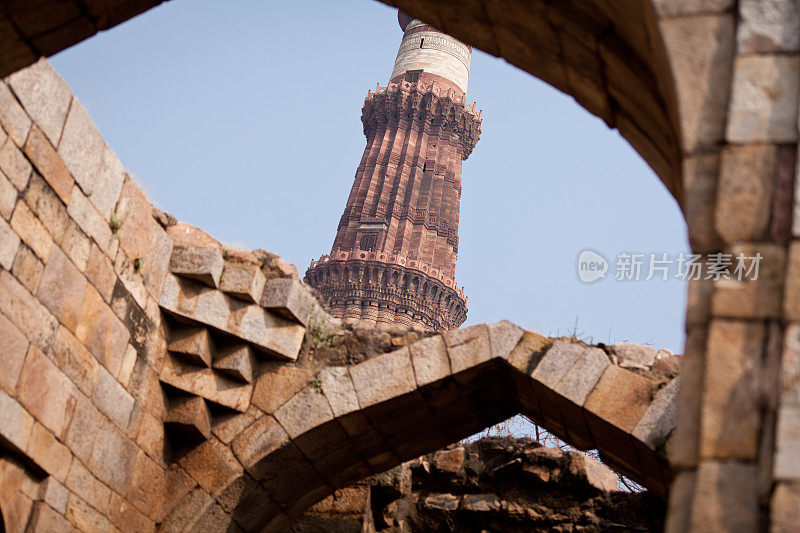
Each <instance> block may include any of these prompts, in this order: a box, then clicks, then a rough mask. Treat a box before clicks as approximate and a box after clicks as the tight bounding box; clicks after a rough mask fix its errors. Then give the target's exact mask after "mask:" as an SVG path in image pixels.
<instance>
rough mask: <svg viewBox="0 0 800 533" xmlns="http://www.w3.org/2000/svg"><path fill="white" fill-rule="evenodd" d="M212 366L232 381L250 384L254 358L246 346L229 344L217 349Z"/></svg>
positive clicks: (254, 364) (254, 365)
mask: <svg viewBox="0 0 800 533" xmlns="http://www.w3.org/2000/svg"><path fill="white" fill-rule="evenodd" d="M213 366H214V368H215V369H217V370H219V371H220V372H222V373H223V374H227V375H229V376H231V377H232V378H234V379H238V380H240V381H244V382H245V383H252V381H253V374H254V369H255V367H256V358H255V354H253V349H252V348H250V346H248V345H247V344H230V345H228V346H223V347H222V348H219V349H217V355H216V356H215V358H214V363H213Z"/></svg>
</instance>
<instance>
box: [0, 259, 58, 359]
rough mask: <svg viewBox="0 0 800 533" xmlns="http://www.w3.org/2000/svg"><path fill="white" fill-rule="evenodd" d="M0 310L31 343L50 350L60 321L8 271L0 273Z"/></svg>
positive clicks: (44, 349)
mask: <svg viewBox="0 0 800 533" xmlns="http://www.w3.org/2000/svg"><path fill="white" fill-rule="evenodd" d="M0 309H2V311H3V313H4V314H5V315H6V317H7V318H8V319H9V320H11V322H13V323H14V325H16V326H17V328H19V330H20V331H22V332H23V333H24V334H25V336H26V337H27V338H28V340H29V341H30V342H32V343H33V344H35V345H36V346H38V347H39V348H40V349H41V350H43V351H47V350H49V349H50V345H51V343H52V341H53V336H54V334H55V331H56V326H57V325H58V321H57V320H56V319H55V318H54V317H53V315H51V314H50V312H49V311H48V310H47V309H46V308H45V307H44V306H43V305H42V304H40V303H39V302H38V301H37V300H36V299H35V298H34V297H33V296H32V295H31V294H30V293H29V292H28V291H27V290H25V288H24V287H23V286H22V285H20V283H19V282H18V281H17V280H16V279H14V277H13V276H12V275H11V274H9V273H8V272H6V271H0Z"/></svg>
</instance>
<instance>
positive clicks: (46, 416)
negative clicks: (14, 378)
mask: <svg viewBox="0 0 800 533" xmlns="http://www.w3.org/2000/svg"><path fill="white" fill-rule="evenodd" d="M18 397H19V401H20V402H21V403H22V405H24V406H25V408H26V409H27V410H28V411H29V412H30V413H31V414H32V415H33V416H34V417H36V419H37V420H38V421H39V422H41V423H42V424H44V426H45V427H47V429H49V430H50V431H52V432H53V433H55V435H56V437H58V438H59V439H63V438H64V437H65V436H66V432H67V426H68V425H69V421H70V419H71V418H72V413H73V412H74V411H75V403H76V402H77V399H78V389H77V388H76V387H75V385H74V384H73V383H72V381H71V380H70V379H69V378H68V377H67V376H66V375H65V374H64V373H63V372H61V371H60V370H59V369H58V368H57V367H56V366H55V365H54V364H53V363H52V361H50V359H48V358H47V357H45V355H44V354H42V352H41V351H39V350H38V349H37V348H36V347H35V346H31V347H30V349H29V350H28V356H27V357H26V359H25V366H23V367H22V374H21V375H20V379H19V386H18Z"/></svg>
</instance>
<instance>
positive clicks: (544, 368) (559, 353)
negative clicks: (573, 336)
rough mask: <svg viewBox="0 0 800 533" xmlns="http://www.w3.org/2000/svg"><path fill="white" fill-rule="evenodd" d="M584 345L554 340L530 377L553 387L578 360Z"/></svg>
mask: <svg viewBox="0 0 800 533" xmlns="http://www.w3.org/2000/svg"><path fill="white" fill-rule="evenodd" d="M583 350H584V346H583V345H581V344H573V343H571V342H568V341H562V340H559V341H556V342H554V343H553V345H552V346H551V347H550V349H549V350H547V352H546V353H545V354H544V357H542V358H541V360H540V361H539V363H538V365H537V366H536V367H535V369H534V370H533V373H532V374H531V377H533V379H535V380H536V381H538V382H540V383H542V384H543V385H546V386H547V387H549V388H551V389H552V388H555V386H556V385H557V384H558V382H559V381H561V379H563V377H564V376H566V375H567V372H569V370H570V369H571V368H572V367H573V366H574V365H575V363H577V362H578V360H579V359H580V357H581V354H583Z"/></svg>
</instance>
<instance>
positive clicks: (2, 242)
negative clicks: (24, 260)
mask: <svg viewBox="0 0 800 533" xmlns="http://www.w3.org/2000/svg"><path fill="white" fill-rule="evenodd" d="M19 243H20V239H19V236H18V235H17V234H16V233H15V232H14V230H13V229H12V228H11V226H9V225H8V223H7V222H6V221H5V220H2V219H0V266H1V267H3V268H5V269H6V270H11V267H12V266H13V264H14V258H15V257H16V255H17V250H19Z"/></svg>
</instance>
